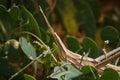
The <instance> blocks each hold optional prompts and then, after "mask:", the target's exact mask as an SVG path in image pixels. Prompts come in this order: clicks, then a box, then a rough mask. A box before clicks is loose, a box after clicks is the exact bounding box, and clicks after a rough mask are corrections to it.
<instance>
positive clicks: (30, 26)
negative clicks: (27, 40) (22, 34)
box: [21, 6, 41, 38]
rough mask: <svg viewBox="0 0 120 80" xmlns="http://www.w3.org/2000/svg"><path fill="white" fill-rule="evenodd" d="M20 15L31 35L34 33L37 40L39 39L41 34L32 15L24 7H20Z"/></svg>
mask: <svg viewBox="0 0 120 80" xmlns="http://www.w3.org/2000/svg"><path fill="white" fill-rule="evenodd" d="M21 13H22V17H23V19H24V20H25V21H26V22H27V21H28V24H26V26H27V27H28V28H27V29H28V30H29V31H31V32H33V33H35V34H36V35H37V36H38V37H39V38H41V33H40V29H39V25H38V23H37V21H36V20H35V18H34V17H33V15H32V14H31V13H30V12H29V11H28V10H27V9H26V8H25V7H24V6H22V7H21Z"/></svg>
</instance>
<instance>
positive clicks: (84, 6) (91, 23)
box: [72, 0, 96, 39]
mask: <svg viewBox="0 0 120 80" xmlns="http://www.w3.org/2000/svg"><path fill="white" fill-rule="evenodd" d="M72 1H73V3H74V6H75V7H76V9H77V11H76V14H75V15H74V18H75V20H76V23H77V24H78V25H77V26H79V28H80V29H81V30H83V31H85V32H86V33H87V36H89V37H91V38H92V39H95V33H96V21H95V17H94V14H93V11H92V9H91V6H90V5H89V4H88V2H87V0H72Z"/></svg>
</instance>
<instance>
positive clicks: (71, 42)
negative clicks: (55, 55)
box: [67, 36, 80, 52]
mask: <svg viewBox="0 0 120 80" xmlns="http://www.w3.org/2000/svg"><path fill="white" fill-rule="evenodd" d="M67 46H68V49H69V50H71V51H73V52H78V51H79V49H80V43H79V41H78V40H77V39H76V38H75V37H72V36H67Z"/></svg>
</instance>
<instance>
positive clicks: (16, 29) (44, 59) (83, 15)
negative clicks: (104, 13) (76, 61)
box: [0, 0, 120, 80]
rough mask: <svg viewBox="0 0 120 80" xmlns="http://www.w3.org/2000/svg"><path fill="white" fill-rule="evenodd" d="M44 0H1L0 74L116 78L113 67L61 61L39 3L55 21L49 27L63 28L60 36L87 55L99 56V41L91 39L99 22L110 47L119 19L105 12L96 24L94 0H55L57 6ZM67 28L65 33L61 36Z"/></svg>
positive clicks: (4, 77) (18, 78)
mask: <svg viewBox="0 0 120 80" xmlns="http://www.w3.org/2000/svg"><path fill="white" fill-rule="evenodd" d="M47 1H49V0H30V1H29V0H26V1H24V0H17V1H16V0H0V80H11V79H12V80H24V79H25V80H37V78H38V77H40V76H42V78H41V80H47V79H48V80H49V79H50V80H54V79H57V80H119V74H118V72H117V71H115V70H113V69H110V68H108V69H105V70H103V73H98V70H97V69H96V68H95V67H94V66H89V65H88V66H83V67H82V68H81V69H80V70H79V69H76V68H75V67H74V66H73V65H71V64H70V63H69V62H67V61H66V62H63V61H62V60H61V59H60V58H59V55H58V53H60V52H61V51H60V50H59V46H58V45H57V44H56V42H55V40H54V37H53V35H52V34H51V32H49V30H48V28H47V25H46V23H45V20H44V18H43V16H42V15H41V13H40V11H39V5H40V6H42V8H43V11H44V12H45V14H46V16H47V17H48V18H49V20H50V23H51V24H52V25H55V26H56V27H53V28H54V29H58V30H60V31H63V32H64V33H65V35H62V37H61V38H62V39H63V42H64V41H65V40H66V42H65V43H66V45H67V48H68V49H69V50H71V51H73V52H75V53H78V54H80V55H82V54H83V53H85V55H86V56H89V57H91V58H96V57H98V53H99V54H101V52H99V48H100V49H101V47H102V46H104V44H97V43H96V42H95V40H97V39H96V35H98V34H96V29H98V28H99V29H100V30H101V32H100V35H99V36H100V37H101V39H102V40H103V41H106V40H108V41H109V44H107V45H109V46H110V47H112V48H116V47H118V46H119V45H120V42H119V36H120V33H119V30H120V29H119V26H118V25H119V19H118V20H117V21H115V20H114V19H112V18H108V17H107V18H106V17H105V22H104V23H102V24H101V23H99V24H100V25H98V24H97V23H98V19H99V17H100V12H101V11H100V3H99V2H98V1H97V0H58V1H57V3H54V4H55V5H56V6H54V5H53V2H54V0H53V2H52V0H51V2H47ZM51 4H52V6H51ZM49 9H50V10H49ZM96 11H97V12H96ZM118 15H119V13H117V17H118ZM109 17H110V15H109ZM118 18H119V17H118ZM107 19H109V20H108V21H109V22H110V21H113V23H111V24H112V25H113V26H103V25H109V24H108V23H106V20H107ZM57 27H58V28H57ZM59 27H60V28H62V29H63V30H61V29H59ZM55 32H56V31H55ZM77 33H79V34H77ZM67 34H69V35H70V36H67V37H64V36H66V35H67ZM74 35H76V36H79V37H75V36H74ZM64 38H66V39H65V40H64ZM79 39H80V40H79ZM18 40H19V41H18ZM79 41H81V43H80V42H79ZM33 42H34V43H33ZM100 43H102V42H100ZM32 64H33V65H32ZM30 65H31V66H33V67H31V66H30ZM39 65H42V66H43V67H42V68H41V67H40V66H39ZM29 68H30V71H27V70H29ZM32 69H33V70H32ZM42 69H44V71H43V73H42V74H40V73H41V72H40V71H39V70H42ZM28 74H31V75H28ZM33 76H34V77H33Z"/></svg>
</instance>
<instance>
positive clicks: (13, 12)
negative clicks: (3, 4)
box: [9, 6, 20, 21]
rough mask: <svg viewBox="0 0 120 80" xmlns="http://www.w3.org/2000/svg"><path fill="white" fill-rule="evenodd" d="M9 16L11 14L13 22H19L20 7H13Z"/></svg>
mask: <svg viewBox="0 0 120 80" xmlns="http://www.w3.org/2000/svg"><path fill="white" fill-rule="evenodd" d="M9 14H10V17H11V18H12V20H14V21H18V19H19V15H20V11H19V8H18V6H13V7H12V8H11V9H10V12H9Z"/></svg>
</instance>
